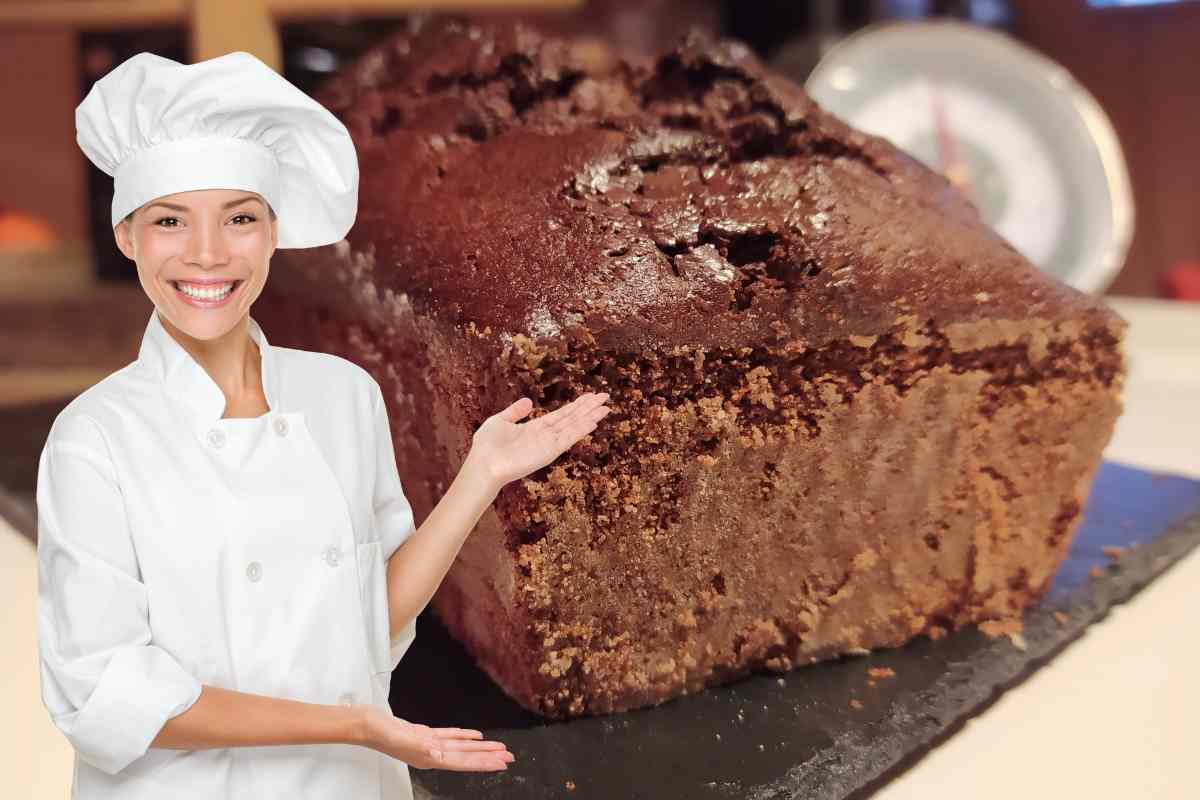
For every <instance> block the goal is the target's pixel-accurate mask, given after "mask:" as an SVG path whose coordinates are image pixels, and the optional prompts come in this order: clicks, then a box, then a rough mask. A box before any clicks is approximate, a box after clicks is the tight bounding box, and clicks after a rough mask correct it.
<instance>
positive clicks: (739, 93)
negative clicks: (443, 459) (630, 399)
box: [316, 17, 1121, 350]
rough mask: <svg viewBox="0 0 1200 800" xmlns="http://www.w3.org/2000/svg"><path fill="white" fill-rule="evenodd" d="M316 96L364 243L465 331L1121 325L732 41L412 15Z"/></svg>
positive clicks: (735, 334) (773, 335)
mask: <svg viewBox="0 0 1200 800" xmlns="http://www.w3.org/2000/svg"><path fill="white" fill-rule="evenodd" d="M316 96H317V99H318V100H319V101H320V102H321V103H323V104H324V105H326V106H327V107H328V108H329V109H330V110H331V111H332V112H333V113H335V114H336V115H337V116H338V117H339V118H340V119H341V120H342V121H343V122H344V123H345V124H346V126H347V128H348V130H349V131H350V133H351V135H352V136H353V137H354V140H355V144H356V147H357V148H358V152H359V159H360V166H361V184H360V197H361V203H360V209H359V215H358V219H357V221H356V223H355V225H354V228H353V230H352V231H351V232H350V234H349V236H348V237H347V239H348V242H349V244H350V247H351V249H352V250H353V251H356V252H361V253H363V254H365V255H367V256H368V258H369V260H370V262H371V263H372V265H373V266H372V270H373V272H374V274H373V275H372V276H371V279H372V280H373V282H374V283H375V285H376V286H377V287H378V288H379V289H380V290H381V291H383V290H386V289H391V290H392V291H394V292H396V293H405V294H407V295H408V296H409V298H410V300H411V302H412V304H413V306H414V309H415V310H417V311H418V312H419V313H423V314H427V315H430V316H433V317H435V318H437V319H438V320H440V321H442V322H447V323H452V324H454V325H455V326H466V325H467V324H468V323H472V322H473V323H474V324H475V326H476V327H477V328H478V329H479V330H484V329H485V328H488V327H490V328H491V330H492V333H494V334H496V335H498V336H500V337H501V338H509V337H511V336H512V335H514V334H524V335H526V336H529V337H531V338H534V339H537V338H540V337H547V338H549V339H552V340H558V341H562V340H563V339H567V338H570V339H575V338H578V339H580V340H582V341H586V342H588V343H589V344H593V345H597V346H600V347H605V348H609V347H612V348H620V349H625V350H637V349H641V348H648V347H653V348H662V347H664V346H665V347H670V346H672V345H676V344H679V345H707V346H714V347H730V346H739V345H750V346H753V345H762V344H767V343H769V342H770V341H782V340H794V341H796V342H798V343H800V344H802V345H804V346H807V347H819V346H822V345H824V344H826V343H828V342H830V341H831V340H834V339H844V338H846V337H848V336H850V335H859V336H871V335H880V334H885V333H887V332H889V331H895V330H896V328H897V326H898V325H899V324H900V321H901V320H904V319H905V318H906V317H907V318H908V320H909V323H908V324H913V325H914V326H918V325H924V324H925V323H931V324H932V326H933V327H935V328H942V327H944V326H947V325H953V324H954V323H973V322H977V321H982V320H1026V321H1030V320H1035V321H1041V323H1042V324H1043V326H1044V327H1046V328H1047V330H1048V331H1049V332H1050V335H1053V331H1054V328H1055V326H1057V325H1058V324H1059V323H1061V322H1062V321H1065V320H1077V321H1081V322H1083V323H1084V325H1085V326H1086V327H1093V326H1098V327H1108V328H1115V327H1119V326H1121V322H1120V319H1119V317H1117V316H1116V314H1115V313H1114V312H1112V311H1111V310H1109V309H1108V308H1107V307H1106V306H1105V305H1104V304H1103V303H1102V302H1101V301H1100V300H1099V299H1097V298H1094V297H1091V296H1089V295H1086V294H1084V293H1081V292H1079V291H1076V290H1074V289H1072V288H1070V287H1068V286H1065V285H1064V284H1062V283H1060V282H1058V281H1057V280H1055V279H1054V278H1052V277H1050V276H1048V275H1046V274H1044V273H1042V272H1041V271H1039V270H1038V269H1037V268H1036V267H1034V266H1033V265H1032V264H1031V263H1030V262H1029V261H1027V260H1026V259H1025V258H1023V257H1022V256H1021V255H1020V254H1018V253H1017V252H1016V251H1015V250H1014V249H1013V248H1012V247H1011V246H1010V245H1009V244H1008V243H1007V242H1006V241H1005V240H1004V239H1002V238H1001V237H1000V236H999V235H997V234H995V233H993V232H992V231H991V230H990V229H989V228H988V227H987V226H986V225H985V224H984V223H983V222H982V221H981V220H980V218H979V215H978V213H977V211H976V209H975V208H974V207H973V206H972V205H971V204H970V203H969V201H968V200H967V199H966V198H965V197H964V196H963V195H962V194H961V193H959V192H958V191H957V190H956V189H954V188H953V187H952V186H951V185H950V184H949V183H948V182H947V181H946V180H945V179H944V178H942V177H941V176H940V175H937V174H936V173H934V172H932V171H931V170H929V169H927V168H926V167H924V166H923V165H922V164H920V163H919V162H918V161H916V160H915V159H913V158H911V157H909V156H907V155H906V154H904V153H903V152H902V151H900V150H898V149H897V148H895V147H894V146H892V145H891V144H890V143H889V142H887V141H886V140H884V139H882V138H879V137H875V136H871V135H868V134H865V133H862V132H859V131H856V130H854V129H852V128H850V127H849V126H847V125H846V124H845V123H843V122H842V121H841V120H839V119H838V118H836V117H835V116H833V115H832V114H830V113H828V112H826V111H825V110H824V109H822V108H821V107H820V106H818V105H817V104H816V103H815V102H814V101H813V100H811V99H810V98H809V97H808V96H807V95H806V94H805V93H804V91H803V90H802V89H801V88H800V87H799V86H797V85H796V84H795V83H793V82H791V81H789V80H787V79H785V78H783V77H781V76H780V75H778V74H776V73H774V72H772V71H771V70H769V69H768V68H767V67H765V66H764V65H763V64H762V63H761V62H760V61H759V60H758V59H757V58H756V57H755V56H754V55H753V53H752V52H751V51H750V50H749V49H748V48H747V47H746V46H745V45H743V44H742V43H740V42H738V41H735V40H729V39H713V38H711V37H710V36H708V35H707V34H704V33H703V32H701V31H699V30H694V31H692V32H691V33H690V34H688V35H687V36H685V37H682V38H681V39H680V40H679V42H678V43H677V44H676V46H675V47H674V48H673V49H670V50H668V51H666V52H664V53H663V54H661V55H660V56H659V57H658V58H657V59H647V58H644V57H639V56H637V55H634V54H630V53H621V52H619V51H616V50H610V49H607V48H606V47H604V46H598V45H597V44H596V43H595V41H594V40H587V41H585V40H572V39H562V38H552V37H547V36H545V35H543V34H540V33H538V32H537V31H535V30H534V29H532V28H529V27H526V26H524V25H522V24H520V23H519V22H518V23H511V22H510V23H504V24H499V25H488V24H472V23H467V22H465V21H462V20H458V19H455V18H445V17H441V18H435V19H433V20H415V21H414V22H412V23H411V24H410V25H409V26H408V27H406V28H404V29H401V30H399V31H397V32H396V33H394V34H393V35H391V36H390V37H389V38H387V39H386V40H384V41H382V42H381V43H380V44H378V45H376V46H375V47H373V48H372V49H371V50H369V51H367V52H365V53H364V54H363V55H362V56H361V57H360V58H359V59H358V60H357V61H356V62H355V63H353V64H352V65H350V66H348V67H347V68H346V69H344V70H343V71H342V72H340V73H339V74H338V75H336V76H334V77H333V78H331V79H330V80H329V81H328V82H327V83H326V84H325V85H324V86H322V87H321V89H320V90H319V91H318V92H317V95H316ZM913 318H915V320H916V321H915V323H914V322H913Z"/></svg>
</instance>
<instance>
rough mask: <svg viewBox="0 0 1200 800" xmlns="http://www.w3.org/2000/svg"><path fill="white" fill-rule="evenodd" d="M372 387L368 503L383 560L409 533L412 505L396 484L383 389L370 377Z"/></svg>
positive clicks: (411, 525) (392, 449)
mask: <svg viewBox="0 0 1200 800" xmlns="http://www.w3.org/2000/svg"><path fill="white" fill-rule="evenodd" d="M372 386H373V387H374V389H373V400H372V407H373V409H374V412H373V413H374V420H375V422H374V430H375V458H376V464H375V494H374V498H373V501H372V505H373V508H374V514H375V528H376V530H378V531H379V538H380V541H381V542H382V543H383V559H384V561H387V560H388V559H389V558H391V557H392V554H393V553H395V552H396V550H397V549H399V547H400V545H402V544H404V542H405V540H406V539H408V537H410V536H412V535H413V532H414V531H415V530H416V525H415V523H414V521H413V511H412V506H411V505H409V502H408V498H407V497H405V496H404V488H403V487H402V486H401V485H400V473H399V472H398V471H397V470H396V450H395V446H394V445H393V444H392V428H391V425H389V424H388V417H387V405H386V404H385V403H384V402H383V392H382V391H381V390H380V388H379V384H378V383H377V382H375V381H374V379H372Z"/></svg>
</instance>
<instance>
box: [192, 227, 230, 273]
mask: <svg viewBox="0 0 1200 800" xmlns="http://www.w3.org/2000/svg"><path fill="white" fill-rule="evenodd" d="M228 257H229V245H228V243H227V242H226V241H225V237H224V236H223V235H222V232H221V227H220V225H217V224H216V223H204V222H200V223H197V224H195V225H193V226H192V230H191V235H190V236H189V237H188V242H187V252H186V253H185V259H186V260H187V261H188V263H193V264H200V265H209V264H221V263H223V262H225V261H226V260H227V259H228Z"/></svg>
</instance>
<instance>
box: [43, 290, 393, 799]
mask: <svg viewBox="0 0 1200 800" xmlns="http://www.w3.org/2000/svg"><path fill="white" fill-rule="evenodd" d="M249 323H250V324H249V328H250V334H251V336H252V337H253V340H254V342H255V343H256V344H257V345H258V349H259V352H260V353H261V363H262V380H263V391H264V393H265V395H266V399H267V403H268V405H269V406H270V411H269V412H268V413H267V414H264V415H263V416H260V417H256V418H253V419H237V418H235V419H223V418H222V414H223V413H224V408H225V397H224V394H223V393H222V392H221V389H220V388H219V387H218V386H217V384H216V383H215V382H214V381H213V380H212V378H211V377H209V375H208V373H207V372H205V370H204V368H203V367H201V366H200V365H199V364H198V363H197V362H196V361H195V359H193V358H192V357H191V355H189V354H188V352H187V351H186V350H184V349H183V347H182V346H181V345H180V344H179V343H178V342H177V341H176V340H175V339H174V337H172V336H171V335H170V334H169V333H168V332H167V331H166V329H165V328H164V327H163V326H162V323H161V321H160V320H159V318H158V315H157V311H152V312H151V314H150V321H149V324H148V325H147V327H146V332H145V335H144V336H143V339H142V344H141V349H140V351H139V353H138V358H137V360H136V361H134V362H133V363H131V364H129V365H127V366H126V367H124V368H122V369H121V370H118V371H117V372H115V373H113V374H112V375H109V376H108V377H106V378H105V379H103V380H102V381H100V382H99V383H97V384H95V385H94V386H92V387H90V388H89V389H87V390H86V391H84V392H83V393H82V394H80V395H79V396H78V397H77V398H75V399H74V400H72V401H71V403H70V404H68V405H67V407H66V408H64V409H63V411H62V412H61V413H60V414H59V415H58V416H57V418H56V419H55V420H54V423H53V425H52V427H51V429H50V433H49V436H48V438H47V441H46V445H45V447H44V449H43V450H42V454H41V459H40V462H39V469H38V483H37V505H38V546H37V550H38V649H39V655H40V667H41V670H40V676H41V695H42V702H43V703H44V704H45V706H46V708H47V709H48V710H49V712H50V716H51V719H52V720H53V721H54V724H55V725H56V726H57V727H58V728H59V730H61V731H62V732H63V734H64V735H65V736H66V737H67V739H68V740H69V741H70V743H71V745H72V747H73V748H74V750H75V773H74V779H73V785H72V794H71V797H73V798H76V800H108V799H109V798H111V799H112V800H118V799H119V800H142V799H143V798H145V799H146V800H149V799H150V798H154V799H155V800H161V798H164V797H170V798H173V800H174V799H178V800H188V799H189V798H195V799H196V800H200V799H201V798H203V800H217V799H218V798H229V799H230V800H241V799H242V798H247V800H248V799H249V798H254V800H267V799H268V798H284V797H287V798H315V799H318V800H319V799H320V798H328V799H329V800H334V799H335V798H336V800H347V798H353V800H365V799H366V798H370V799H371V800H375V798H380V800H382V799H383V798H386V799H387V800H396V799H397V798H399V799H401V800H404V799H405V798H411V797H412V787H411V784H410V781H409V775H408V766H407V765H406V764H404V762H402V761H399V760H397V759H394V758H391V757H389V756H386V755H384V754H382V753H378V752H376V751H374V750H371V749H369V748H366V747H362V746H357V745H350V744H340V743H339V744H306V745H294V746H293V745H264V746H256V747H234V748H223V749H222V748H214V749H200V750H174V749H167V748H150V742H151V741H152V740H153V739H154V737H155V736H156V735H157V734H158V732H159V730H160V729H161V728H162V726H163V724H164V723H165V722H166V720H168V719H169V718H171V717H174V716H176V715H178V714H182V713H183V712H184V711H186V710H187V709H188V708H190V707H191V705H192V704H193V703H194V702H195V701H196V700H197V699H198V698H199V696H200V690H201V684H208V685H212V686H218V687H222V688H228V689H234V690H237V691H241V692H250V693H254V694H262V695H268V696H271V697H283V698H290V699H295V700H301V701H305V702H310V703H322V704H337V703H345V704H349V703H371V704H374V705H376V706H378V707H380V708H383V709H388V708H389V706H388V688H389V684H390V680H391V673H392V670H393V669H395V667H396V665H397V664H398V663H399V661H400V658H401V657H402V656H403V655H404V653H405V651H406V650H407V649H408V647H409V645H410V644H411V643H412V641H413V638H414V636H415V634H416V622H415V620H413V621H412V622H411V623H410V624H409V625H407V626H405V629H404V630H403V631H402V632H401V634H399V635H398V637H397V639H396V640H395V641H389V638H388V631H389V611H388V605H387V585H386V565H387V559H388V558H389V557H390V556H391V555H392V553H393V552H395V550H396V549H397V548H398V547H399V546H400V545H401V544H402V543H403V542H404V541H405V540H406V539H407V538H408V537H409V536H410V535H412V533H413V531H414V524H413V514H412V509H411V507H410V506H409V503H408V501H407V499H406V498H405V496H404V492H403V490H402V488H401V485H400V479H399V476H398V474H397V471H396V462H395V457H394V450H393V444H392V439H391V432H390V428H389V425H388V419H387V409H386V406H385V405H384V403H383V397H382V393H381V391H380V388H379V384H378V383H377V382H376V381H375V379H374V378H373V377H372V376H371V375H370V374H369V373H368V372H366V370H364V369H363V368H361V367H359V366H358V365H356V364H354V363H353V362H351V361H348V360H346V359H344V358H340V357H338V356H335V355H331V354H327V353H318V352H311V351H306V350H299V349H293V348H288V347H272V346H271V345H270V344H269V343H268V342H267V338H266V336H265V335H264V334H263V332H262V329H261V328H260V327H259V325H258V323H257V322H256V321H255V320H254V319H253V318H251V319H250V321H249ZM389 713H390V710H389Z"/></svg>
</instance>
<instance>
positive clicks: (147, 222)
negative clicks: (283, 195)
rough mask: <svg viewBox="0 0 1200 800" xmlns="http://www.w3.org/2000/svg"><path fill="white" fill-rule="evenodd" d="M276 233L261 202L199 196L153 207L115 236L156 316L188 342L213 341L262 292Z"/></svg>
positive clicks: (164, 200)
mask: <svg viewBox="0 0 1200 800" xmlns="http://www.w3.org/2000/svg"><path fill="white" fill-rule="evenodd" d="M278 231H279V223H278V220H277V219H276V218H275V215H274V213H273V212H272V209H271V208H270V207H269V206H268V205H267V202H266V200H264V199H263V197H262V195H259V194H256V193H254V192H249V191H246V190H242V189H199V190H196V191H191V192H178V193H176V194H170V195H165V196H163V197H159V198H156V199H154V200H151V201H150V202H148V203H146V204H145V205H143V206H141V207H140V208H138V209H137V210H135V211H134V212H133V213H132V214H131V215H130V216H129V217H126V218H125V219H124V220H122V221H121V222H120V223H118V225H117V227H116V228H114V229H113V234H114V235H115V236H116V239H117V247H119V248H120V249H121V252H122V253H124V254H125V256H126V257H127V258H129V259H130V260H132V261H133V262H134V263H136V264H137V271H138V280H139V281H140V282H141V284H142V289H144V290H145V292H146V295H147V296H148V297H149V298H150V300H151V302H153V303H154V305H155V306H156V307H157V308H158V310H159V312H160V313H162V315H163V316H165V317H166V318H167V319H168V320H170V321H171V322H172V323H174V325H175V326H176V327H177V328H179V329H180V330H182V331H183V332H184V333H186V334H188V335H189V336H192V337H194V338H196V339H213V338H216V337H219V336H222V335H224V334H225V333H227V332H228V331H229V330H231V329H232V328H233V327H234V326H235V325H236V324H238V323H239V322H240V321H241V319H242V317H243V316H245V315H246V314H247V313H248V312H249V310H250V306H251V304H252V303H253V302H254V301H255V300H256V299H257V298H258V295H259V293H261V292H262V288H263V286H264V285H266V282H267V273H268V271H269V269H270V263H271V256H272V255H273V254H274V252H275V246H276V244H277V242H278V240H279V238H278V237H279V233H278Z"/></svg>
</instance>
